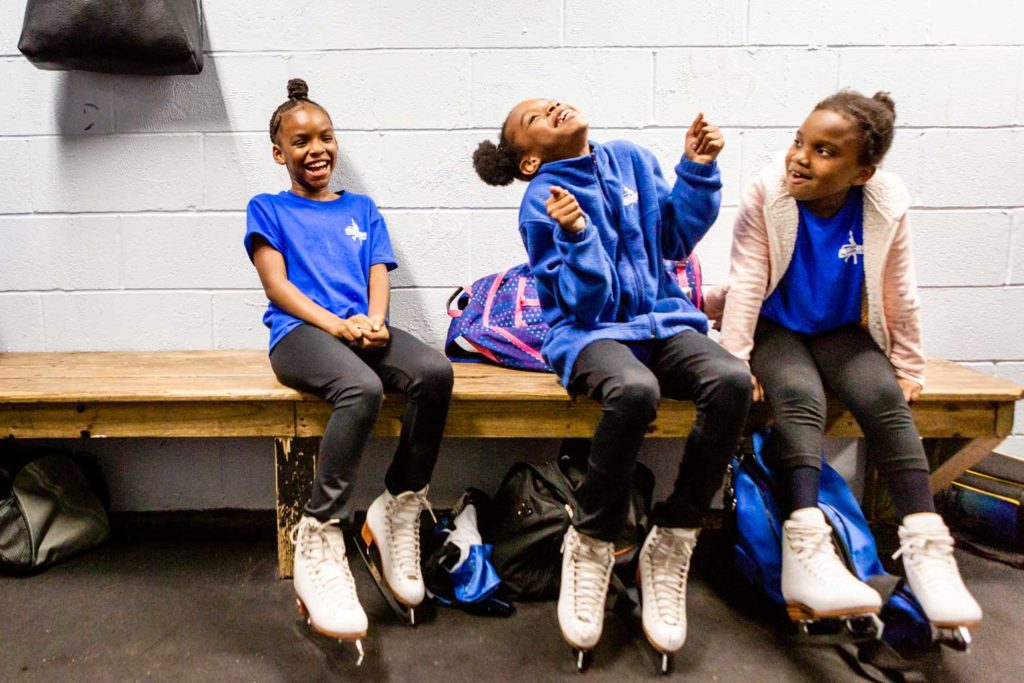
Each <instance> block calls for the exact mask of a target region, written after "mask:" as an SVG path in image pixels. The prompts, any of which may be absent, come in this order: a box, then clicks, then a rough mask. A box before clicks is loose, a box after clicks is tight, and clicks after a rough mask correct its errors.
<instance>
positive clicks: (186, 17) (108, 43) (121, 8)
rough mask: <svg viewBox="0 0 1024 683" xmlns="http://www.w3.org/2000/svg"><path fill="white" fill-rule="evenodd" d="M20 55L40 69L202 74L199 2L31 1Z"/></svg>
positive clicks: (20, 40) (124, 0) (201, 24)
mask: <svg viewBox="0 0 1024 683" xmlns="http://www.w3.org/2000/svg"><path fill="white" fill-rule="evenodd" d="M18 49H19V50H21V53H22V54H23V55H25V56H26V57H28V60H29V61H30V62H32V63H33V64H35V65H36V66H37V67H39V68H40V69H55V70H69V69H76V70H80V71H99V72H102V73H114V74H150V75H167V74H197V73H199V72H200V71H202V70H203V13H202V3H201V2H200V0H28V5H27V6H26V7H25V21H24V24H23V25H22V30H21V38H20V39H19V40H18Z"/></svg>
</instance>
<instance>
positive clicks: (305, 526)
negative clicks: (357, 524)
mask: <svg viewBox="0 0 1024 683" xmlns="http://www.w3.org/2000/svg"><path fill="white" fill-rule="evenodd" d="M291 540H292V543H293V544H294V545H295V566H294V572H293V575H294V584H295V603H296V605H297V606H298V608H299V613H301V614H302V615H303V616H304V617H306V623H307V624H309V626H310V628H312V629H313V630H314V631H317V632H318V633H322V634H323V635H325V636H329V637H331V638H337V639H339V640H354V641H355V645H356V649H357V650H358V651H359V662H358V663H357V665H358V664H361V663H362V661H363V643H362V640H361V639H362V638H365V637H366V625H367V622H366V612H364V611H363V608H362V606H361V605H360V604H359V597H358V596H357V595H356V584H355V580H354V579H353V578H352V572H351V571H350V570H349V566H348V559H347V558H346V557H345V539H344V537H343V536H342V533H341V529H339V528H338V521H337V520H334V519H332V520H330V521H328V522H319V521H317V520H316V519H314V518H312V517H303V518H302V520H301V521H300V522H299V523H298V525H296V526H295V527H294V528H293V529H292V534H291Z"/></svg>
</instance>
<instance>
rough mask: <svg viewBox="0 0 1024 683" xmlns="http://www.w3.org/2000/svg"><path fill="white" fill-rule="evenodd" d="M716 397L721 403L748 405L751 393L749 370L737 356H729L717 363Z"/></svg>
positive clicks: (751, 385)
mask: <svg viewBox="0 0 1024 683" xmlns="http://www.w3.org/2000/svg"><path fill="white" fill-rule="evenodd" d="M716 370H717V375H718V382H717V385H718V386H717V391H716V392H715V393H716V398H717V399H718V401H721V402H722V403H725V404H728V405H732V406H737V405H743V406H749V405H750V401H751V397H752V395H753V391H754V389H753V384H751V381H750V370H749V369H748V368H747V365H746V363H744V362H743V361H741V360H740V359H738V358H729V359H726V360H724V361H723V362H722V363H720V364H719V366H718V368H716Z"/></svg>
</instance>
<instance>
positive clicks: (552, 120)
mask: <svg viewBox="0 0 1024 683" xmlns="http://www.w3.org/2000/svg"><path fill="white" fill-rule="evenodd" d="M589 129H590V124H589V123H588V121H587V119H586V117H584V116H583V114H582V113H580V111H579V110H578V109H576V107H574V106H572V105H571V104H566V103H565V102H558V101H556V100H545V99H537V100H524V101H523V102H520V103H519V104H517V105H516V106H515V108H513V109H512V111H511V112H510V113H509V115H508V118H507V119H506V120H505V135H506V136H507V137H508V139H509V140H511V142H512V144H514V145H515V146H516V147H519V148H520V149H522V150H523V158H522V160H521V161H520V162H519V170H521V171H522V172H523V173H524V174H525V175H533V174H534V173H536V172H537V169H538V168H540V166H541V164H543V163H546V162H548V161H557V160H558V159H570V158H572V157H578V156H582V155H583V154H587V153H588V152H589V151H590V150H589V146H588V143H587V132H588V131H589Z"/></svg>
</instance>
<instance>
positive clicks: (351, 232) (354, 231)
mask: <svg viewBox="0 0 1024 683" xmlns="http://www.w3.org/2000/svg"><path fill="white" fill-rule="evenodd" d="M351 221H352V222H351V223H350V224H349V226H348V227H347V228H345V234H346V235H348V236H349V237H351V238H352V241H353V242H355V241H356V240H359V244H362V243H363V242H365V241H366V233H365V232H363V231H361V230H360V229H359V226H358V225H356V219H355V218H352V219H351Z"/></svg>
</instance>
